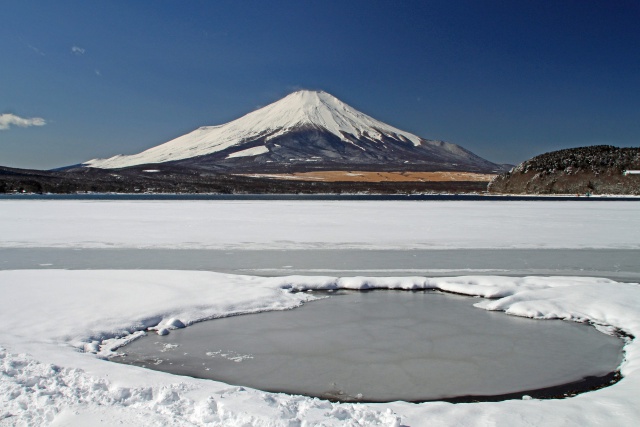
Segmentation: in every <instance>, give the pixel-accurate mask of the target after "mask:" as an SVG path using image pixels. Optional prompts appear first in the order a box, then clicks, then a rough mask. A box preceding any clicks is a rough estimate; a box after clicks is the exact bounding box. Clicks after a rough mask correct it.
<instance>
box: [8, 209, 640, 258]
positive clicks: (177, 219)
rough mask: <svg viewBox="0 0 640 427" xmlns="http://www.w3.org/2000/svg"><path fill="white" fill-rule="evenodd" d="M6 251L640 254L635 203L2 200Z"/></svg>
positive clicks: (639, 224)
mask: <svg viewBox="0 0 640 427" xmlns="http://www.w3.org/2000/svg"><path fill="white" fill-rule="evenodd" d="M0 247H95V248H112V247H122V248H124V247H129V248H218V249H225V248H229V249H232V248H238V249H264V248H271V249H299V248H302V249H304V248H320V249H323V248H326V249H331V248H338V249H339V248H363V249H369V248H382V249H412V248H421V249H430V248H431V249H438V248H440V249H453V248H619V249H622V248H633V249H638V248H640V203H635V202H606V203H605V202H590V201H589V202H565V201H560V202H499V201H487V202H481V201H473V202H469V201H466V202H465V201H461V202H458V201H456V202H437V201H430V202H420V201H406V202H398V201H395V202H388V201H299V200H297V201H273V200H272V201H221V200H212V201H186V200H177V201H53V200H4V201H1V202H0Z"/></svg>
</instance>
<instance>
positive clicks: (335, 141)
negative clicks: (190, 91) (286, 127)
mask: <svg viewBox="0 0 640 427" xmlns="http://www.w3.org/2000/svg"><path fill="white" fill-rule="evenodd" d="M345 136H347V137H348V136H349V135H345ZM253 147H267V149H268V152H266V153H264V154H261V155H257V156H246V157H230V158H229V157H228V156H229V155H233V153H234V152H237V150H238V148H237V147H229V148H228V149H226V150H223V151H219V152H216V153H212V154H209V155H205V156H198V157H192V158H188V159H183V160H177V161H173V162H167V163H168V164H171V165H173V166H179V167H185V168H189V169H198V170H208V171H216V172H232V173H287V172H310V171H318V170H324V171H327V170H360V171H421V172H432V171H466V172H484V173H491V172H493V173H495V172H500V171H501V170H503V169H502V167H501V166H499V165H496V164H494V163H491V162H489V161H487V160H485V159H483V158H481V157H479V156H476V155H475V154H473V153H471V152H470V151H468V150H465V149H464V148H462V147H459V146H454V145H453V144H448V143H445V142H437V141H429V142H425V143H423V144H421V145H418V146H415V145H414V144H413V143H411V142H410V141H401V140H400V141H398V140H396V139H392V138H384V137H383V138H382V139H381V141H373V140H368V139H367V138H363V137H361V138H359V139H358V141H357V144H356V143H355V141H354V144H345V143H344V141H342V140H341V139H340V138H338V137H337V136H335V135H333V134H332V133H330V132H326V131H324V130H322V129H318V128H313V127H309V126H307V127H304V128H300V129H297V130H292V131H290V132H287V133H286V134H284V135H282V136H278V137H275V138H271V139H268V140H267V139H266V138H258V139H256V140H254V141H252V142H251V143H247V144H246V145H244V146H243V149H248V148H253Z"/></svg>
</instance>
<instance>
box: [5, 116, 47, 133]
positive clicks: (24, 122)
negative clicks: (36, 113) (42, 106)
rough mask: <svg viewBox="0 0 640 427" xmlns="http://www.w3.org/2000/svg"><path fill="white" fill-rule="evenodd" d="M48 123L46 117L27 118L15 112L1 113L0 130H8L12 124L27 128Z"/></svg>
mask: <svg viewBox="0 0 640 427" xmlns="http://www.w3.org/2000/svg"><path fill="white" fill-rule="evenodd" d="M46 124H47V122H46V121H45V119H43V118H40V117H32V118H29V119H26V118H23V117H19V116H16V115H15V114H0V130H7V129H9V127H11V126H12V125H13V126H20V127H22V128H26V127H29V126H44V125H46Z"/></svg>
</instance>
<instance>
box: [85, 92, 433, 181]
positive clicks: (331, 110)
mask: <svg viewBox="0 0 640 427" xmlns="http://www.w3.org/2000/svg"><path fill="white" fill-rule="evenodd" d="M305 126H309V127H313V128H318V129H322V130H325V131H328V132H330V133H331V134H333V135H335V136H337V137H338V138H340V139H341V140H342V141H344V142H345V143H352V141H351V139H350V138H348V136H351V137H352V139H358V138H362V137H364V138H367V139H369V140H373V141H376V140H381V139H382V138H383V136H391V137H394V138H395V139H400V140H403V139H404V140H406V141H411V142H412V143H413V144H414V145H416V146H417V145H420V143H421V138H420V137H418V136H416V135H413V134H411V133H409V132H404V131H402V130H400V129H397V128H395V127H393V126H389V125H387V124H385V123H383V122H381V121H378V120H376V119H374V118H372V117H370V116H367V115H366V114H363V113H361V112H360V111H358V110H356V109H354V108H352V107H350V106H348V105H347V104H345V103H344V102H342V101H340V100H339V99H338V98H336V97H334V96H333V95H330V94H328V93H326V92H323V91H311V90H300V91H297V92H293V93H291V94H290V95H287V96H286V97H284V98H282V99H280V100H279V101H276V102H274V103H272V104H270V105H267V106H266V107H263V108H260V109H258V110H256V111H253V112H251V113H249V114H247V115H245V116H243V117H240V118H239V119H236V120H234V121H231V122H229V123H226V124H224V125H218V126H203V127H200V128H198V129H196V130H195V131H193V132H191V133H188V134H186V135H183V136H180V137H178V138H176V139H173V140H171V141H169V142H167V143H164V144H162V145H158V146H156V147H152V148H150V149H148V150H146V151H143V152H141V153H139V154H134V155H128V156H127V155H117V156H114V157H111V158H108V159H93V160H89V161H88V162H86V163H84V164H83V165H84V166H90V167H97V168H107V169H109V168H121V167H127V166H133V165H138V164H145V163H162V162H168V161H174V160H180V159H187V158H191V157H196V156H203V155H206V154H212V153H215V152H219V151H222V150H226V149H228V148H230V147H234V146H238V149H242V145H244V143H246V142H251V141H253V140H256V139H259V138H264V140H265V141H269V140H272V139H274V138H277V137H278V136H281V135H283V134H285V133H287V132H289V131H290V130H292V129H299V128H303V127H305ZM254 152H255V153H259V154H262V153H264V152H265V149H261V150H254Z"/></svg>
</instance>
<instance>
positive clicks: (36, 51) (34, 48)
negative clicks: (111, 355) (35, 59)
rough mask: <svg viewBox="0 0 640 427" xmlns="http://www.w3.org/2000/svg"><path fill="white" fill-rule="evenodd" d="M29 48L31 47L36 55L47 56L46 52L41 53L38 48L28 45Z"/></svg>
mask: <svg viewBox="0 0 640 427" xmlns="http://www.w3.org/2000/svg"><path fill="white" fill-rule="evenodd" d="M27 46H29V49H31V50H32V51H34V52H35V53H37V54H38V55H40V56H45V54H44V52H43V51H41V50H40V49H38V48H37V47H35V46H33V45H30V44H28V43H27Z"/></svg>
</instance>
